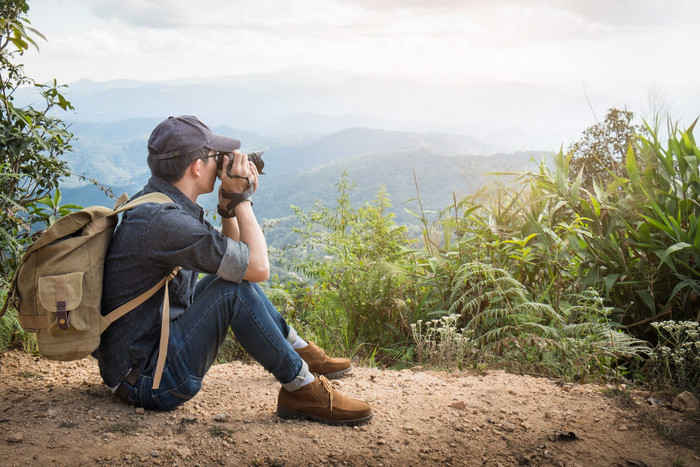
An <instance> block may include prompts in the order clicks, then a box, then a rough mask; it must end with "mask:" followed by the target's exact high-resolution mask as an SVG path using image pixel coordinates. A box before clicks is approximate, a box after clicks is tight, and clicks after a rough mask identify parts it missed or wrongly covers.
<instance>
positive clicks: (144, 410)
mask: <svg viewBox="0 0 700 467" xmlns="http://www.w3.org/2000/svg"><path fill="white" fill-rule="evenodd" d="M135 412H136V413H137V414H138V415H143V414H145V413H146V409H144V408H143V407H136V410H135Z"/></svg>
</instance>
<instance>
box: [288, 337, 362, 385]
mask: <svg viewBox="0 0 700 467" xmlns="http://www.w3.org/2000/svg"><path fill="white" fill-rule="evenodd" d="M295 350H296V351H297V353H298V354H299V356H300V357H301V358H302V359H304V361H305V362H306V363H307V365H309V371H310V372H311V373H315V374H319V375H323V376H325V377H326V378H328V379H333V378H337V377H338V376H341V375H344V374H345V373H347V372H349V371H350V370H352V364H351V363H350V360H348V359H347V358H331V357H329V356H328V355H326V352H325V351H324V350H323V349H322V348H321V347H319V346H317V345H316V344H314V343H313V342H311V341H309V345H307V346H306V347H302V348H301V349H295Z"/></svg>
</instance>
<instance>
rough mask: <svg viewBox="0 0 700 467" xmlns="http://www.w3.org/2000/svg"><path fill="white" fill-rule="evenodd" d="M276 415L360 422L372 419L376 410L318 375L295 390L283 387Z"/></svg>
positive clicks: (337, 422) (344, 422)
mask: <svg viewBox="0 0 700 467" xmlns="http://www.w3.org/2000/svg"><path fill="white" fill-rule="evenodd" d="M277 415H279V416H280V417H282V418H292V419H307V420H314V421H317V422H321V423H326V424H328V425H361V424H364V423H367V422H369V421H370V420H371V419H372V417H373V416H374V412H372V409H371V408H370V406H369V404H368V403H367V402H365V401H361V400H358V399H353V398H351V397H347V396H344V395H342V394H341V393H339V392H338V391H336V390H335V389H333V387H332V386H331V383H330V381H328V380H327V379H326V378H325V377H323V376H319V375H316V379H315V380H314V381H313V382H311V383H309V384H305V385H304V386H302V387H300V388H299V389H297V390H296V391H291V392H290V391H287V390H286V389H284V388H280V393H279V396H278V397H277Z"/></svg>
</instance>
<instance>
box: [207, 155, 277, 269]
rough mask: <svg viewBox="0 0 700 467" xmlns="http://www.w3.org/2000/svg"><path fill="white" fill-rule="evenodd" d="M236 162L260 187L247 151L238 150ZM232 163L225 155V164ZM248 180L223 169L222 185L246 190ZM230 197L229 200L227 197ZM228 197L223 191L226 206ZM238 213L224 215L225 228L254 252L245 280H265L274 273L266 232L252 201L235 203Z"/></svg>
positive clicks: (234, 169)
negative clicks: (271, 268)
mask: <svg viewBox="0 0 700 467" xmlns="http://www.w3.org/2000/svg"><path fill="white" fill-rule="evenodd" d="M234 156H235V159H234V163H233V167H232V172H233V173H234V174H237V175H240V176H242V177H245V178H252V179H253V180H254V183H255V189H256V190H257V187H258V172H257V169H256V168H255V165H254V164H252V163H250V162H248V158H247V157H246V156H245V154H241V153H240V152H238V151H234ZM227 164H228V157H227V156H225V157H224V167H226V166H227ZM247 184H248V182H247V180H243V179H240V178H231V177H229V176H228V174H227V173H226V171H222V173H221V186H222V189H224V190H226V191H232V192H235V193H242V192H243V191H245V190H246V189H247V188H248V187H247ZM226 201H227V200H226ZM226 201H225V200H224V199H223V198H222V197H221V194H220V195H219V204H220V205H221V206H224V205H225V203H226ZM235 213H236V217H233V218H222V225H221V231H222V233H223V234H224V235H226V236H227V237H229V238H231V239H232V240H235V241H241V242H243V243H245V244H246V245H248V248H249V249H250V256H249V258H248V268H247V269H246V272H245V276H243V279H244V280H247V281H250V282H262V281H265V280H267V279H268V278H269V277H270V263H269V259H268V256H267V241H266V240H265V236H264V235H263V232H262V229H261V228H260V224H258V221H257V219H256V218H255V213H254V212H253V206H252V203H251V202H249V201H241V202H240V203H238V204H237V205H236V207H235Z"/></svg>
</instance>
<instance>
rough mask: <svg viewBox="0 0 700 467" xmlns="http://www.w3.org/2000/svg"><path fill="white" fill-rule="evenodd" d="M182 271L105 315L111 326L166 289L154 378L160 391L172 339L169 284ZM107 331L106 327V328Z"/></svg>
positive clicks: (155, 385)
mask: <svg viewBox="0 0 700 467" xmlns="http://www.w3.org/2000/svg"><path fill="white" fill-rule="evenodd" d="M178 271H180V266H177V267H176V268H175V269H173V270H172V272H171V273H170V274H168V275H167V276H166V277H164V278H163V279H162V280H161V281H160V282H158V283H157V284H156V285H154V286H153V287H151V288H150V289H148V290H147V291H145V292H144V293H142V294H141V295H139V296H138V297H136V298H134V299H132V300H129V301H128V302H126V303H125V304H123V305H122V306H120V307H118V308H116V309H115V310H113V311H111V312H109V313H108V314H107V315H105V317H104V318H105V319H106V320H107V322H108V324H107V326H109V325H110V324H112V323H113V322H115V321H116V320H118V319H119V318H121V317H122V316H124V315H125V314H127V313H128V312H130V311H131V310H133V309H134V308H136V307H137V306H139V305H141V304H142V303H143V302H145V301H146V300H148V299H149V298H151V297H152V296H153V295H154V294H155V293H156V292H157V291H158V290H160V289H161V287H165V295H164V296H163V313H162V318H161V323H160V345H159V350H158V361H157V362H156V371H155V374H154V376H153V389H158V386H160V379H161V377H162V376H163V369H164V368H165V357H166V355H167V353H168V340H169V339H170V296H169V293H168V283H169V282H170V281H171V280H173V278H174V277H175V276H176V275H177V273H178ZM105 329H106V326H105Z"/></svg>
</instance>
